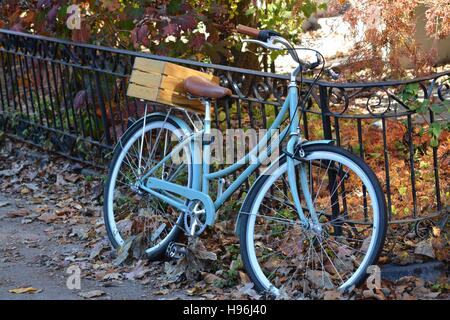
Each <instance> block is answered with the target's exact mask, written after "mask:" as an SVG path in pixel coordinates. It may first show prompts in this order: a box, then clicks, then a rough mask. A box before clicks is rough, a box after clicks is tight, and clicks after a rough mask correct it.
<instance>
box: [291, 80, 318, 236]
mask: <svg viewBox="0 0 450 320" xmlns="http://www.w3.org/2000/svg"><path fill="white" fill-rule="evenodd" d="M289 90H290V91H289V94H290V95H292V97H293V98H292V99H291V105H290V115H291V124H290V125H291V126H292V127H291V130H290V136H291V137H290V139H289V141H288V143H287V148H286V151H287V154H288V157H287V173H288V184H289V187H290V189H291V193H292V197H293V200H294V205H295V208H296V209H297V214H298V216H299V218H300V221H301V224H302V225H303V227H304V228H305V229H307V230H308V229H312V230H313V231H314V232H317V233H321V232H322V228H321V226H320V223H319V218H318V217H317V213H316V210H315V208H314V203H313V200H312V196H311V193H310V191H309V186H308V180H307V175H306V168H305V165H304V164H303V163H302V162H301V163H300V164H299V165H300V177H299V178H300V186H301V189H302V193H303V196H304V198H305V202H306V206H307V208H308V211H309V213H310V215H311V222H312V223H311V222H310V221H309V220H308V219H307V218H306V216H305V214H304V212H303V208H302V205H301V202H300V195H299V189H298V184H297V181H298V180H297V173H296V170H295V163H296V162H297V161H298V160H296V159H294V156H293V155H295V153H296V152H297V150H296V149H297V146H298V144H299V142H300V137H299V135H300V133H299V130H298V126H299V117H298V115H297V108H298V105H297V104H298V89H297V85H296V84H295V82H292V81H291V84H290V85H289Z"/></svg>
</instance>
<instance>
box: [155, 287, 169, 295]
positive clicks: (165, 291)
mask: <svg viewBox="0 0 450 320" xmlns="http://www.w3.org/2000/svg"><path fill="white" fill-rule="evenodd" d="M153 294H154V295H156V296H165V295H167V294H169V289H161V290H158V291H155V292H153Z"/></svg>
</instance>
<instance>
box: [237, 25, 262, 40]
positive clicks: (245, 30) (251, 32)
mask: <svg viewBox="0 0 450 320" xmlns="http://www.w3.org/2000/svg"><path fill="white" fill-rule="evenodd" d="M236 31H237V32H239V33H240V34H245V35H246V36H250V37H253V38H258V37H259V33H260V30H258V29H256V28H252V27H247V26H244V25H242V24H239V25H238V26H237V27H236Z"/></svg>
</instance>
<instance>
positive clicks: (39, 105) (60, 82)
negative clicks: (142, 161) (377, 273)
mask: <svg viewBox="0 0 450 320" xmlns="http://www.w3.org/2000/svg"><path fill="white" fill-rule="evenodd" d="M135 57H147V58H152V59H157V60H164V61H170V62H174V63H178V64H182V65H185V66H188V67H191V68H199V69H203V70H209V71H211V72H214V73H215V74H216V75H218V76H219V77H220V79H221V84H222V85H223V86H226V87H229V88H230V89H232V91H233V96H232V97H231V98H229V99H227V100H224V101H221V102H220V103H219V105H218V106H216V107H215V117H214V118H215V125H216V126H217V127H219V128H222V129H223V128H241V127H244V128H245V127H252V128H255V129H257V128H268V127H269V126H270V123H271V121H272V120H273V119H274V117H275V116H276V114H277V113H278V109H279V107H280V105H281V102H282V101H283V98H284V97H285V95H286V92H287V83H288V77H287V76H283V75H276V74H271V73H264V72H258V71H252V70H245V69H238V68H233V67H228V66H222V65H213V64H205V63H200V62H194V61H187V60H181V59H174V58H168V57H161V56H154V55H149V54H145V53H139V52H132V51H126V50H120V49H113V48H105V47H100V46H95V45H89V44H79V43H72V42H69V41H65V40H59V39H53V38H47V37H42V36H36V35H29V34H23V33H17V32H13V31H8V30H1V29H0V123H1V127H2V128H3V130H4V131H6V132H7V133H8V134H9V135H11V136H13V137H15V138H16V139H20V140H23V141H26V142H28V143H32V144H35V145H37V146H40V147H44V148H47V149H49V150H52V151H54V152H57V153H59V154H62V155H64V156H66V157H68V158H71V159H75V160H77V161H82V162H87V163H89V164H93V165H96V166H99V165H100V166H102V165H106V164H107V159H108V154H109V153H110V152H111V150H112V149H113V146H114V144H115V142H116V141H117V139H118V138H119V137H120V136H121V134H122V133H123V132H124V131H125V130H126V129H127V127H128V126H129V124H130V123H131V122H132V121H133V120H135V119H136V118H138V117H140V116H141V114H142V109H143V108H142V104H143V102H141V101H139V100H137V99H134V98H129V97H127V96H126V94H125V93H126V88H127V82H128V78H129V75H130V73H131V67H132V65H133V62H134V58H135ZM311 83H312V82H311V80H308V79H306V80H304V88H307V87H308V86H310V85H311ZM411 87H415V89H416V99H428V98H431V97H433V98H434V99H437V100H440V101H444V100H450V71H447V72H443V73H440V74H435V75H433V76H430V77H424V78H419V79H414V80H408V81H386V82H378V83H338V82H326V81H320V82H318V83H317V84H315V87H314V88H313V90H312V96H311V98H310V99H309V100H308V101H307V103H306V104H305V105H304V107H303V108H302V109H301V110H300V112H301V114H302V121H301V126H302V128H301V129H302V131H303V135H304V136H305V138H307V139H323V138H324V139H334V140H335V141H336V144H337V145H339V146H342V147H344V148H347V149H349V150H351V151H352V152H354V153H357V154H358V155H359V156H361V157H362V158H364V160H365V161H366V162H368V164H369V165H371V166H372V167H373V168H374V169H375V171H376V173H377V175H378V178H379V179H380V181H381V182H382V184H383V186H384V191H385V194H386V200H387V203H388V208H389V217H390V219H391V221H392V222H399V221H402V222H405V221H406V222H408V221H416V220H420V219H423V218H429V217H432V216H435V215H438V214H441V213H443V212H445V213H448V208H449V207H448V203H449V198H450V195H449V193H450V190H449V175H450V172H449V170H448V164H449V155H448V152H447V150H448V143H449V142H448V140H445V141H441V144H440V145H439V146H437V147H430V145H429V143H428V141H427V139H425V138H424V137H423V136H422V137H421V133H420V129H421V127H423V126H424V122H423V121H426V122H428V123H433V122H435V121H437V120H438V119H436V115H435V113H434V112H433V111H429V114H428V115H427V117H426V118H427V119H423V121H420V119H421V117H418V115H417V114H416V113H415V111H414V110H413V109H412V108H411V107H410V106H409V105H408V102H405V99H404V96H405V92H407V91H408V90H410V89H411ZM305 90H306V89H305ZM161 107H162V106H158V105H153V108H155V109H158V108H161ZM398 217H401V219H400V218H398Z"/></svg>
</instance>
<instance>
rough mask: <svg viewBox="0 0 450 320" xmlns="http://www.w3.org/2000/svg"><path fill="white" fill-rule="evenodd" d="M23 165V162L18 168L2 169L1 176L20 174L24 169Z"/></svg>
mask: <svg viewBox="0 0 450 320" xmlns="http://www.w3.org/2000/svg"><path fill="white" fill-rule="evenodd" d="M23 167H24V164H21V165H19V166H18V167H17V168H14V169H9V170H1V171H0V177H1V176H4V177H11V176H14V175H16V174H18V173H19V172H20V171H21V170H22V169H23Z"/></svg>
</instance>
